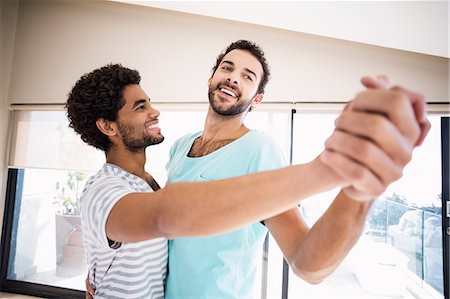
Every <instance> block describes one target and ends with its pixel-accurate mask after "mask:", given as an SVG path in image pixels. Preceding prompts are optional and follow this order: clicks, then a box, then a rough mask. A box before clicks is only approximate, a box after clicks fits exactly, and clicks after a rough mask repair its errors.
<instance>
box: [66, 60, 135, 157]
mask: <svg viewBox="0 0 450 299" xmlns="http://www.w3.org/2000/svg"><path fill="white" fill-rule="evenodd" d="M140 80H141V77H140V75H139V72H138V71H136V70H131V69H128V68H126V67H123V66H122V65H120V64H108V65H106V66H103V67H101V68H99V69H96V70H94V71H92V72H90V73H88V74H84V75H83V76H82V77H81V78H80V79H79V80H78V81H77V82H76V84H75V86H74V87H73V88H72V91H71V92H70V93H69V95H68V99H67V103H66V109H67V117H68V119H69V127H71V128H73V129H74V130H75V132H77V133H78V134H80V135H81V139H82V140H83V141H84V142H86V143H87V144H90V145H92V146H94V147H96V148H98V149H101V150H103V151H105V152H106V151H107V150H109V148H110V147H111V145H112V144H111V141H110V140H109V138H108V137H107V136H106V135H105V134H103V133H102V132H101V131H100V130H99V129H98V128H97V125H96V121H97V120H98V119H100V118H103V119H105V120H109V121H115V120H116V119H117V114H118V111H119V110H120V109H121V108H122V107H123V106H124V105H125V101H124V99H123V90H124V88H125V87H126V86H127V85H130V84H139V82H140Z"/></svg>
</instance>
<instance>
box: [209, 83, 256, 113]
mask: <svg viewBox="0 0 450 299" xmlns="http://www.w3.org/2000/svg"><path fill="white" fill-rule="evenodd" d="M219 86H228V87H230V86H229V84H227V83H225V82H219V83H218V84H217V86H216V87H215V88H213V87H212V86H209V88H208V99H209V105H210V106H211V108H212V109H213V110H214V112H216V113H217V114H218V115H221V116H224V117H231V116H234V115H238V114H241V113H243V112H245V111H247V109H248V107H250V105H251V104H252V101H245V100H243V99H242V98H241V93H240V92H239V91H238V90H235V92H236V94H237V95H238V98H237V100H236V103H234V104H233V105H232V106H226V107H222V106H221V105H220V103H218V102H217V101H214V92H215V91H217V90H219Z"/></svg>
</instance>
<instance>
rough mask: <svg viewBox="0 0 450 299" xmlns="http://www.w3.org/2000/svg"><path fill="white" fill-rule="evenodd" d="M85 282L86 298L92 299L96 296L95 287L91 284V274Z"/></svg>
mask: <svg viewBox="0 0 450 299" xmlns="http://www.w3.org/2000/svg"><path fill="white" fill-rule="evenodd" d="M84 283H85V285H86V299H92V298H94V294H95V289H94V287H93V286H92V285H91V282H90V280H89V274H88V276H87V277H86V279H85V280H84Z"/></svg>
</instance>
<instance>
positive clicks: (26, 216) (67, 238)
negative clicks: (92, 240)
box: [1, 103, 448, 299]
mask: <svg viewBox="0 0 450 299" xmlns="http://www.w3.org/2000/svg"><path fill="white" fill-rule="evenodd" d="M155 105H156V107H157V108H158V109H159V110H161V111H162V113H161V116H160V126H161V128H162V133H163V134H164V136H165V141H164V142H163V143H161V144H159V145H156V146H152V147H149V148H148V150H147V151H148V152H147V165H146V167H147V171H149V172H150V173H152V174H153V175H154V176H155V178H156V179H157V181H158V182H159V184H160V185H161V186H164V185H165V182H166V170H165V164H166V162H167V160H168V152H169V148H170V146H171V145H172V144H173V142H174V141H175V140H176V139H177V138H179V137H181V136H182V135H184V134H186V133H188V132H195V131H199V130H202V129H203V122H204V118H205V116H206V111H207V104H206V103H201V104H200V103H198V104H193V103H185V104H155ZM292 107H293V106H292V103H287V104H262V105H260V106H259V107H258V108H257V109H256V110H255V111H254V112H252V113H250V114H249V115H248V116H247V119H246V122H245V123H246V125H247V126H248V127H250V128H253V129H258V130H261V131H265V132H267V133H268V134H269V135H271V136H272V138H273V139H274V140H275V142H276V143H277V144H278V146H279V147H280V148H281V150H282V151H283V153H284V155H285V157H286V159H287V161H289V160H290V159H292V162H293V163H295V164H296V163H302V162H306V161H310V160H311V159H313V158H315V157H316V156H317V155H318V154H319V153H320V152H321V151H322V149H323V142H324V141H325V139H326V137H328V136H329V135H330V134H331V132H332V130H333V121H334V119H335V118H336V116H337V111H339V110H340V109H341V108H342V105H337V106H336V105H329V104H327V105H306V104H304V105H299V104H296V105H295V107H296V108H299V109H298V113H293V110H292ZM187 111H188V112H189V113H186V112H187ZM430 118H431V121H432V130H431V132H430V134H429V136H428V138H427V140H426V142H425V144H424V145H423V146H422V147H421V148H419V149H417V150H416V151H415V154H414V155H415V156H414V160H413V162H412V163H411V164H410V165H409V166H408V167H407V168H406V169H405V173H404V176H403V178H402V179H401V180H399V181H398V182H397V183H395V184H393V185H392V186H391V187H390V188H389V189H388V190H387V191H386V193H385V194H384V195H383V196H382V197H380V199H379V200H378V201H377V202H376V203H375V204H374V206H373V207H372V209H371V212H370V215H369V216H368V218H367V222H366V227H365V229H364V233H363V235H362V237H361V239H360V241H359V242H358V244H357V245H356V246H355V247H354V249H353V250H352V251H351V252H350V254H349V255H348V257H347V258H346V259H345V261H344V262H343V263H342V264H341V266H339V268H338V269H337V270H336V271H335V272H334V273H333V274H332V275H331V276H330V277H329V278H327V279H326V280H325V281H324V282H323V283H322V284H319V285H314V286H313V285H309V284H307V283H305V282H303V281H302V280H301V279H299V278H297V277H296V276H295V275H294V274H292V273H289V283H288V281H287V280H283V271H284V270H285V269H283V255H282V253H281V251H280V249H279V248H278V246H277V244H276V242H275V241H274V240H273V239H272V238H271V237H269V239H268V240H269V241H268V243H266V245H265V246H266V247H267V248H268V253H264V254H265V255H264V260H268V263H262V264H261V268H260V269H259V271H260V273H259V277H261V282H260V283H259V284H258V285H257V287H258V290H257V292H258V294H259V295H260V297H261V298H280V297H282V296H281V294H282V293H283V294H286V295H288V296H289V298H298V297H307V298H374V297H376V298H385V297H386V298H389V296H391V297H392V296H397V297H398V296H404V297H405V298H416V299H422V298H427V299H428V298H433V299H435V298H443V297H444V296H443V294H444V285H443V261H442V257H443V255H444V252H443V251H442V238H443V236H442V231H441V230H442V218H441V217H442V205H441V199H442V195H441V189H442V188H441V169H440V168H441V161H440V150H439V148H440V147H439V146H438V145H439V144H440V140H441V139H440V138H441V137H440V116H439V115H432V116H431V117H430ZM291 133H292V135H291ZM12 136H13V138H12V141H11V145H10V157H9V167H10V169H9V175H8V181H9V183H8V194H7V196H8V199H7V203H6V204H7V206H6V208H5V211H6V212H7V215H6V216H5V225H4V226H3V230H4V232H3V234H2V245H3V249H2V250H3V251H2V267H1V275H2V277H1V279H2V280H1V283H2V288H3V290H5V291H12V292H24V285H26V288H27V289H28V290H30V291H29V292H28V293H29V294H31V295H33V294H36V295H38V294H40V295H47V296H63V297H79V298H83V293H82V291H84V289H85V286H84V279H85V277H86V273H87V270H86V266H85V251H84V248H83V246H82V240H81V231H80V223H79V216H78V210H77V209H78V206H77V203H76V198H77V196H79V192H80V188H82V186H83V184H84V182H85V180H86V179H87V178H88V177H89V176H90V175H91V174H92V173H93V172H95V171H97V170H98V169H99V168H100V167H101V165H102V164H103V163H104V155H103V153H102V152H101V151H98V150H95V149H94V148H92V147H89V146H86V145H85V144H84V143H83V142H82V141H81V139H80V138H79V136H78V135H76V134H75V133H74V132H73V130H72V129H70V128H68V123H67V119H66V116H65V113H64V111H62V110H55V111H43V110H42V111H31V110H16V111H15V112H14V122H13V134H12ZM447 138H448V137H447ZM291 143H292V145H291ZM291 153H292V157H291ZM447 179H448V178H447ZM337 192H338V190H332V191H330V192H328V193H324V194H321V195H319V196H316V197H314V198H311V199H308V200H306V201H304V202H302V204H301V206H300V207H299V209H300V210H301V212H302V213H303V215H304V217H305V219H306V220H307V222H308V223H309V224H311V225H312V224H313V223H314V222H315V221H316V220H317V218H318V217H319V216H320V215H321V214H322V213H323V211H324V210H325V209H326V208H327V207H328V205H329V204H330V202H331V200H332V199H333V198H334V197H335V195H336V194H337ZM380 285H383V287H382V288H380ZM66 295H67V296H66ZM283 298H285V297H283Z"/></svg>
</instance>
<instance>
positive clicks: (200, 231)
mask: <svg viewBox="0 0 450 299" xmlns="http://www.w3.org/2000/svg"><path fill="white" fill-rule="evenodd" d="M250 53H251V52H249V51H247V50H238V49H235V50H233V51H230V52H229V53H227V54H226V55H224V57H223V58H222V59H221V62H220V68H217V70H216V71H215V72H214V74H213V77H212V78H211V79H210V85H211V87H212V88H211V93H212V95H213V101H216V100H218V103H217V110H218V111H227V110H228V109H227V108H226V106H227V105H228V106H229V105H231V106H233V105H234V106H239V105H240V104H241V103H243V102H244V101H246V102H247V101H251V102H257V101H258V99H256V98H257V97H260V96H261V95H260V94H258V95H257V94H256V91H257V86H258V85H259V82H260V81H261V77H262V75H263V67H262V66H261V65H260V64H259V63H260V62H259V60H258V59H256V58H255V57H254V56H253V55H252V54H250ZM228 77H229V78H230V82H231V83H229V84H228V83H224V80H225V81H228ZM247 77H251V78H247ZM231 78H234V79H231ZM246 79H247V80H249V81H248V82H247V83H242V84H239V81H240V80H246ZM250 79H251V80H250ZM139 82H140V77H139V74H138V72H137V71H134V70H130V69H127V68H125V67H123V66H121V65H107V66H105V67H102V68H100V69H96V70H94V71H92V72H91V73H89V74H86V75H84V76H82V77H81V79H80V80H78V82H77V83H76V84H75V86H74V87H73V89H72V91H71V92H70V94H69V97H68V100H67V104H66V107H67V114H68V118H69V123H70V127H72V128H73V129H74V130H75V131H76V132H77V133H79V134H80V135H81V138H82V139H83V140H84V141H85V142H86V143H88V144H90V145H92V146H94V147H96V148H98V149H101V150H103V151H104V152H105V156H106V163H105V164H104V166H103V167H102V168H101V169H100V171H99V172H98V173H97V174H95V175H94V176H92V177H91V178H90V179H89V180H88V182H87V183H86V186H85V189H84V191H83V194H82V197H81V213H82V225H83V233H84V237H85V245H86V248H87V252H88V264H89V280H90V283H91V284H92V286H93V287H94V288H95V294H94V296H95V298H163V297H164V283H165V280H166V276H167V268H166V267H167V255H168V253H167V250H168V246H167V240H168V239H174V238H180V237H201V236H209V235H213V234H224V233H229V232H233V231H235V230H237V229H238V228H240V227H243V226H245V225H249V224H252V223H255V222H258V221H261V220H266V221H265V222H266V225H267V226H268V227H269V229H270V230H271V232H272V233H273V234H274V235H275V236H283V234H282V233H281V231H280V230H282V229H289V228H288V227H284V228H282V227H281V225H280V226H277V225H275V226H273V227H275V229H272V227H271V226H270V225H269V224H268V221H267V219H271V218H272V217H274V216H276V215H279V214H281V213H283V212H285V211H288V210H290V209H293V208H294V207H296V205H297V204H298V202H299V201H300V200H302V199H303V198H305V197H308V196H310V195H312V194H315V193H318V192H323V191H325V190H329V189H331V188H334V187H336V186H339V185H340V186H342V187H343V188H345V189H344V191H343V192H341V194H340V195H339V196H338V198H337V199H336V200H335V203H334V204H333V205H332V207H331V208H330V210H329V211H328V212H327V213H326V215H324V217H323V219H322V220H321V221H319V222H320V224H318V225H317V227H316V228H313V229H311V232H305V231H302V232H301V233H302V234H303V235H304V237H305V238H304V239H302V240H300V241H301V242H300V243H301V244H298V245H299V246H298V247H296V248H295V252H286V253H285V254H286V256H287V257H288V258H290V259H289V261H290V263H291V266H292V267H293V268H294V271H295V272H296V273H299V274H300V275H302V274H303V275H305V274H306V276H307V277H310V278H313V279H315V281H319V280H320V279H322V278H323V277H324V276H325V275H326V274H328V273H329V272H330V271H331V268H333V267H335V266H336V265H337V263H339V261H340V259H339V258H340V257H341V256H342V255H344V254H345V251H346V250H348V249H349V248H350V247H351V246H352V245H353V244H354V242H355V240H356V239H357V237H358V236H359V233H360V230H361V229H360V228H361V226H362V222H363V219H364V216H365V214H366V212H367V209H368V208H369V207H370V204H371V202H372V198H373V197H375V196H376V195H378V194H380V193H381V192H382V191H383V190H384V189H385V188H386V187H387V186H388V185H389V183H391V182H392V181H394V180H396V179H397V178H398V172H399V170H401V169H403V167H404V166H405V165H406V164H407V162H408V161H409V159H408V158H409V157H410V155H411V152H412V150H413V147H414V146H413V145H415V144H417V143H418V142H419V143H420V140H421V138H422V137H423V136H424V135H426V134H425V133H424V132H426V129H422V130H421V128H420V127H421V125H422V124H424V123H425V122H426V118H425V115H424V113H423V108H424V101H423V99H422V98H420V97H418V96H417V95H416V94H413V93H411V92H408V91H406V90H401V91H392V90H367V91H365V92H362V93H360V94H358V96H357V97H356V98H355V100H353V101H352V102H351V104H350V105H349V108H348V109H347V111H346V112H344V113H343V114H342V115H341V121H339V122H337V130H336V131H335V132H333V134H332V135H331V137H330V138H329V141H328V142H327V145H326V149H325V150H324V152H323V153H321V154H320V155H319V156H318V157H317V158H316V159H314V160H313V161H311V162H309V163H306V164H303V165H294V166H289V167H285V168H282V169H278V170H272V171H263V172H258V173H255V174H250V175H246V176H241V177H237V178H228V179H220V180H215V181H209V182H196V183H186V182H184V183H183V182H173V183H171V184H169V185H168V186H166V187H165V188H162V189H159V190H158V186H157V184H156V183H155V182H154V180H153V178H152V177H151V176H150V175H149V174H147V173H146V172H145V170H144V165H145V162H146V154H145V149H146V147H147V146H150V145H152V144H157V143H160V142H162V141H163V136H162V134H161V129H160V128H159V126H158V116H159V111H158V110H156V109H155V108H154V107H153V106H152V105H151V100H150V98H149V97H148V96H147V94H146V93H145V92H144V91H143V90H142V88H141V87H140V86H139ZM373 82H374V86H376V85H377V84H378V83H377V82H376V81H373ZM237 86H239V88H238V87H237ZM252 95H254V96H252ZM255 99H256V100H255ZM374 99H376V102H375V101H374ZM254 100H255V101H254ZM240 101H242V102H240ZM393 101H394V102H395V105H392V103H393ZM237 102H240V103H237ZM411 102H414V105H415V107H418V108H416V109H413V105H412V104H411ZM235 103H237V104H238V105H235ZM247 104H248V103H246V104H245V105H244V106H246V108H245V109H244V110H243V111H244V112H245V111H247V110H248V108H249V107H250V106H251V105H247ZM242 107H243V106H242ZM242 107H241V108H239V109H237V111H239V110H242ZM369 108H370V111H371V112H370V113H369V112H366V111H367V110H369ZM415 111H418V112H417V116H416V113H415ZM375 112H377V113H375ZM214 113H217V112H214ZM242 113H243V112H240V113H238V114H237V115H242ZM380 114H383V115H386V116H388V117H387V118H386V117H382V116H380ZM361 116H363V117H361ZM400 116H402V121H401V122H400V121H399V119H400ZM234 117H235V116H232V117H230V118H231V119H233V118H234ZM226 119H227V118H224V121H225V120H226ZM232 122H233V121H232ZM368 123H371V125H367V124H368ZM355 125H356V126H357V127H358V132H355V131H354V130H355V129H353V126H355ZM363 127H365V129H364V128H363ZM234 128H235V129H236V127H234ZM377 128H378V129H377ZM379 128H381V129H379ZM237 129H239V130H234V131H235V133H236V134H234V135H232V136H231V138H228V139H225V140H222V141H223V142H219V143H217V144H219V145H221V146H217V144H215V145H214V146H212V147H206V148H208V151H212V152H213V153H214V151H216V150H218V148H223V146H224V145H225V146H226V145H231V144H232V143H233V141H234V140H236V139H239V138H242V137H243V136H245V135H246V134H248V131H247V130H246V129H245V128H241V127H240V126H238V127H237ZM343 132H348V133H343ZM239 134H241V135H239ZM421 136H422V137H421ZM229 140H231V141H229ZM355 146H356V148H363V149H366V150H365V151H363V152H362V153H358V152H354V151H353V149H354V148H355ZM200 148H202V147H200ZM192 149H193V150H192V151H191V155H192V156H194V157H195V156H196V155H195V154H192V152H194V153H198V151H197V150H195V147H194V146H193V147H192ZM369 149H370V151H369ZM208 151H204V152H200V154H199V156H203V155H206V154H207V152H208ZM369 153H370V154H369ZM386 153H389V154H386ZM197 155H198V154H197ZM343 162H344V163H343ZM374 174H376V175H374ZM350 196H351V197H350ZM348 210H349V211H348ZM288 213H291V212H288ZM355 215H358V217H355ZM350 216H352V217H354V218H356V219H350V218H349V217H350ZM354 225H356V228H353V226H354ZM294 229H295V227H294ZM330 232H333V234H330ZM325 234H326V235H327V237H326V238H323V236H324V235H325ZM333 235H336V236H333ZM276 238H277V237H276ZM280 240H281V241H282V242H287V243H291V241H289V240H284V239H280ZM328 246H331V247H332V248H334V250H335V251H337V253H330V252H329V249H328V248H326V247H328ZM322 253H323V254H327V256H325V257H324V258H322V257H321V256H320V255H321V254H322ZM205 258H206V257H205ZM316 259H317V261H316ZM326 261H328V264H327V263H325V262H326ZM170 271H171V273H172V272H173V271H174V270H173V269H170ZM205 271H207V270H205ZM203 274H204V275H205V276H207V275H209V274H210V273H208V272H204V273H203ZM312 281H314V280H312ZM191 287H192V286H191ZM169 296H170V295H169V294H168V297H169ZM174 296H177V295H174ZM183 296H185V295H184V294H181V297H183ZM205 296H207V297H208V296H214V295H209V294H206V295H205Z"/></svg>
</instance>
